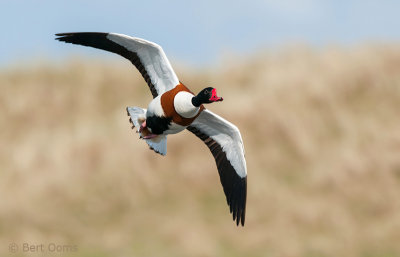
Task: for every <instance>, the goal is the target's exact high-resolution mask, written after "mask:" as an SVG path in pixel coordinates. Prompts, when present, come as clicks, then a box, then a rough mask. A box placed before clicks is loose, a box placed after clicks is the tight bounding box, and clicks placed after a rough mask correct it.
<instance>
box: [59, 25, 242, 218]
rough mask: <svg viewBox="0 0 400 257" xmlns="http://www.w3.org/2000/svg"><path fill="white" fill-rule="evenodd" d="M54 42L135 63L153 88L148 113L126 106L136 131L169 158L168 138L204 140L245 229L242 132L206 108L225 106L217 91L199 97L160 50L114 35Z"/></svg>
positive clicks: (74, 36) (63, 37) (83, 35)
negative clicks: (185, 132)
mask: <svg viewBox="0 0 400 257" xmlns="http://www.w3.org/2000/svg"><path fill="white" fill-rule="evenodd" d="M56 36H57V38H56V40H59V41H63V42H66V43H72V44H78V45H84V46H90V47H94V48H98V49H102V50H106V51H110V52H113V53H116V54H119V55H121V56H123V57H125V58H127V59H128V60H130V61H131V62H132V64H133V65H134V66H135V67H136V68H137V69H138V70H139V72H140V73H141V74H142V76H143V78H144V79H145V81H146V83H147V85H148V86H149V88H150V91H151V94H152V95H153V100H152V101H151V102H150V103H149V105H148V107H147V109H143V108H140V107H127V112H128V116H129V117H130V118H129V119H130V122H131V123H132V124H133V126H132V128H134V127H136V128H137V132H138V133H139V134H140V138H142V139H143V140H145V141H146V142H147V144H148V145H149V146H150V148H151V149H152V150H154V151H155V152H156V153H159V154H161V155H165V154H166V153H167V135H169V134H176V133H179V132H181V131H183V130H185V129H187V130H189V131H190V132H192V133H193V134H195V135H196V136H197V137H198V138H200V139H201V140H202V141H203V142H204V143H205V144H206V145H207V147H208V148H209V149H210V151H211V153H212V154H213V156H214V158H215V162H216V165H217V169H218V173H219V176H220V180H221V184H222V187H223V189H224V192H225V196H226V200H227V203H228V205H229V207H230V212H231V213H232V215H233V220H234V221H236V224H237V225H239V223H240V224H241V225H242V226H244V222H245V214H246V194H247V168H246V160H245V157H244V146H243V142H242V137H241V135H240V132H239V129H238V128H237V127H236V126H235V125H233V124H232V123H230V122H229V121H227V120H225V119H223V118H221V117H220V116H218V115H216V114H214V113H213V112H211V111H209V110H208V109H206V108H205V107H204V104H210V103H214V102H219V101H222V100H223V98H222V97H219V96H218V95H217V91H216V89H215V88H212V87H207V88H205V89H203V90H201V91H200V93H198V94H197V95H195V94H193V93H192V92H191V91H190V90H189V89H188V88H187V87H186V86H185V85H183V84H182V83H181V82H180V81H179V80H178V77H177V76H176V74H175V72H174V70H173V69H172V66H171V64H170V62H169V61H168V59H167V56H166V55H165V53H164V51H163V50H162V48H161V47H160V46H159V45H157V44H155V43H153V42H150V41H147V40H144V39H141V38H136V37H130V36H126V35H122V34H116V33H100V32H78V33H60V34H56Z"/></svg>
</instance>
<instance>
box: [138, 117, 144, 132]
mask: <svg viewBox="0 0 400 257" xmlns="http://www.w3.org/2000/svg"><path fill="white" fill-rule="evenodd" d="M145 128H146V120H145V121H143V123H142V124H141V125H140V128H139V132H142V130H143V129H145Z"/></svg>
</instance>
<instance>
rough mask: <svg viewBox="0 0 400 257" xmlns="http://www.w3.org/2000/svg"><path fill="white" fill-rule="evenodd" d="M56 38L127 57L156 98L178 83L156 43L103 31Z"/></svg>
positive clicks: (70, 34) (68, 34) (63, 35)
mask: <svg viewBox="0 0 400 257" xmlns="http://www.w3.org/2000/svg"><path fill="white" fill-rule="evenodd" d="M56 36H57V38H56V40H59V41H63V42H66V43H72V44H78V45H84V46H91V47H94V48H99V49H103V50H106V51H110V52H113V53H116V54H119V55H121V56H123V57H125V58H127V59H128V60H130V61H131V62H132V63H133V65H135V67H136V68H137V69H138V70H139V72H140V73H141V74H142V76H143V78H144V79H145V80H146V82H147V84H148V85H149V88H150V90H151V94H152V95H153V98H155V97H156V96H157V95H160V94H162V93H164V92H166V91H168V90H171V89H173V88H174V87H175V86H176V85H178V84H179V80H178V77H177V76H176V74H175V72H174V70H173V69H172V66H171V64H170V63H169V61H168V58H167V56H166V55H165V53H164V51H163V50H162V48H161V47H160V46H159V45H157V44H155V43H153V42H149V41H147V40H144V39H141V38H136V37H129V36H126V35H122V34H116V33H101V32H78V33H59V34H56Z"/></svg>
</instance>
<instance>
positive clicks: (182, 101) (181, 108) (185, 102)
mask: <svg viewBox="0 0 400 257" xmlns="http://www.w3.org/2000/svg"><path fill="white" fill-rule="evenodd" d="M193 96H194V95H193V94H191V93H189V92H185V91H182V92H179V93H178V94H176V95H175V98H174V107H175V111H176V112H177V113H178V114H179V115H181V116H182V117H184V118H193V117H194V116H196V115H197V113H198V112H199V110H200V107H196V106H194V105H193V104H192V98H193Z"/></svg>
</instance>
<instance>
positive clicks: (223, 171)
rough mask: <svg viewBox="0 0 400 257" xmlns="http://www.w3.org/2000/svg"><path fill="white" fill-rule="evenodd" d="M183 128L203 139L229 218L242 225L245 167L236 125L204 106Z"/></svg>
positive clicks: (244, 210)
mask: <svg viewBox="0 0 400 257" xmlns="http://www.w3.org/2000/svg"><path fill="white" fill-rule="evenodd" d="M187 129H188V130H189V131H190V132H192V133H193V134H195V135H196V136H197V137H199V138H200V139H201V140H203V142H204V143H205V144H206V145H207V146H208V148H209V149H210V151H211V153H212V154H213V156H214V158H215V162H216V164H217V168H218V173H219V176H220V180H221V184H222V187H223V189H224V192H225V196H226V200H227V203H228V205H229V206H230V212H231V213H232V214H233V220H236V224H237V225H239V223H241V224H242V226H244V221H245V214H246V195H247V169H246V160H245V158H244V147H243V142H242V137H241V135H240V132H239V129H238V128H237V127H236V126H235V125H233V124H232V123H230V122H229V121H227V120H225V119H223V118H221V117H220V116H218V115H216V114H214V113H212V112H211V111H209V110H207V109H206V110H204V111H203V112H201V114H200V115H199V117H197V118H196V119H195V120H194V122H193V123H192V124H191V125H190V126H189V127H187Z"/></svg>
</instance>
